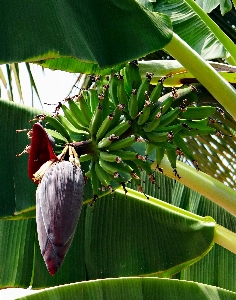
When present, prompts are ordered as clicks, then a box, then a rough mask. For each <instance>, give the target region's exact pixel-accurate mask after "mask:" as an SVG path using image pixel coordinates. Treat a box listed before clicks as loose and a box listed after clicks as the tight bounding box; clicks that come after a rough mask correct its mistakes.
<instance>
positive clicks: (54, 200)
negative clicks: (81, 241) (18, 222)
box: [36, 161, 84, 275]
mask: <svg viewBox="0 0 236 300" xmlns="http://www.w3.org/2000/svg"><path fill="white" fill-rule="evenodd" d="M83 187H84V178H83V174H82V171H81V169H80V168H79V167H77V166H75V165H74V164H72V163H71V162H69V161H60V162H55V163H54V164H53V165H52V166H51V167H50V168H49V169H48V170H47V171H46V173H45V175H44V176H43V178H42V181H41V182H40V184H39V185H38V188H37V191H36V222H37V231H38V240H39V245H40V249H41V253H42V255H43V258H44V261H45V263H46V266H47V268H48V271H49V273H50V274H51V275H54V274H55V273H56V272H57V271H58V269H59V268H60V266H61V264H62V262H63V260H64V257H65V255H66V253H67V251H68V249H69V247H70V245H71V242H72V240H73V236H74V233H75V230H76V225H77V222H78V219H79V216H80V212H81V209H82V204H83Z"/></svg>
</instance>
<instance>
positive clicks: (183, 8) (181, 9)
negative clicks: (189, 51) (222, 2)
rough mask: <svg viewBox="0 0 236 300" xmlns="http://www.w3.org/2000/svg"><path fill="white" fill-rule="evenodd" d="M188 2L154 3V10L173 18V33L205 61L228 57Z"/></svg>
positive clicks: (164, 0) (181, 0)
mask: <svg viewBox="0 0 236 300" xmlns="http://www.w3.org/2000/svg"><path fill="white" fill-rule="evenodd" d="M187 2H188V1H183V0H178V1H175V0H174V1H173V0H172V1H167V0H161V1H158V2H156V3H153V8H154V11H158V12H162V13H164V14H167V15H168V16H169V17H170V18H171V21H172V24H173V31H174V32H175V33H176V34H178V35H179V36H180V37H181V38H182V39H183V40H184V41H185V42H186V43H187V44H189V45H190V46H191V47H192V48H193V49H194V50H195V51H196V52H197V53H198V54H200V55H201V56H202V57H203V58H204V59H208V60H209V59H214V58H218V57H226V53H227V52H226V49H225V48H224V46H223V45H222V43H221V42H220V41H219V40H218V39H217V38H216V37H215V35H214V33H213V32H212V31H211V30H210V29H209V28H208V26H207V24H205V23H204V21H203V19H202V18H201V17H200V16H199V15H197V13H196V12H195V11H194V10H193V8H192V7H191V6H190V5H188V3H187ZM193 2H194V1H193ZM207 2H208V1H207ZM209 19H210V18H209Z"/></svg>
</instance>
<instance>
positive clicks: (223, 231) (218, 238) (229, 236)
mask: <svg viewBox="0 0 236 300" xmlns="http://www.w3.org/2000/svg"><path fill="white" fill-rule="evenodd" d="M214 242H215V243H217V244H218V245H220V246H222V247H224V248H226V249H227V250H229V251H231V252H233V253H234V254H236V233H235V232H232V231H230V230H228V229H227V228H225V227H223V226H221V225H218V224H216V226H215V234H214Z"/></svg>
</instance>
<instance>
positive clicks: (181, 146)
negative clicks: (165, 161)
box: [173, 133, 195, 161]
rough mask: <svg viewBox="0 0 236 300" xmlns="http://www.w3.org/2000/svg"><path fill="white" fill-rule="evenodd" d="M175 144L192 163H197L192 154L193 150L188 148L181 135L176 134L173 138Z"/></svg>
mask: <svg viewBox="0 0 236 300" xmlns="http://www.w3.org/2000/svg"><path fill="white" fill-rule="evenodd" d="M173 143H174V144H175V145H176V147H177V148H179V149H180V150H181V151H182V152H183V153H184V155H185V157H186V158H187V159H189V160H191V161H195V158H194V155H193V154H192V152H191V150H190V149H189V148H188V146H187V144H186V142H185V141H184V139H183V138H182V137H181V136H180V134H178V133H177V134H175V136H174V138H173Z"/></svg>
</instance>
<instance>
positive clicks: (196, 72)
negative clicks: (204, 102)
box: [165, 33, 236, 120]
mask: <svg viewBox="0 0 236 300" xmlns="http://www.w3.org/2000/svg"><path fill="white" fill-rule="evenodd" d="M165 50H166V51H168V52H169V53H170V54H171V55H172V56H173V57H174V58H175V59H177V60H178V61H179V62H180V63H181V64H182V65H183V66H184V67H185V68H186V69H187V70H188V71H189V72H190V73H191V74H192V75H193V76H195V77H196V79H197V80H198V81H199V82H200V83H201V84H202V85H203V86H205V88H206V89H207V90H208V91H209V92H210V93H211V94H212V96H213V97H214V98H215V99H216V100H217V101H218V102H219V103H220V104H221V105H222V106H223V107H224V108H225V110H227V111H228V113H229V114H231V116H232V117H233V118H234V119H235V120H236V109H235V106H236V91H235V89H234V88H233V87H232V86H231V85H230V84H229V83H228V82H227V81H226V80H225V79H224V78H223V77H221V76H220V74H219V73H218V72H217V71H216V70H214V68H213V67H212V66H211V65H210V64H209V63H208V62H206V61H205V60H204V59H203V58H202V57H201V56H200V55H199V54H198V53H197V52H195V51H194V50H193V49H192V48H191V47H190V46H189V45H188V44H187V43H185V42H184V41H183V40H182V39H181V38H180V37H179V36H178V35H177V34H175V33H174V34H173V37H172V40H171V41H170V43H169V44H168V45H167V46H166V47H165Z"/></svg>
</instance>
